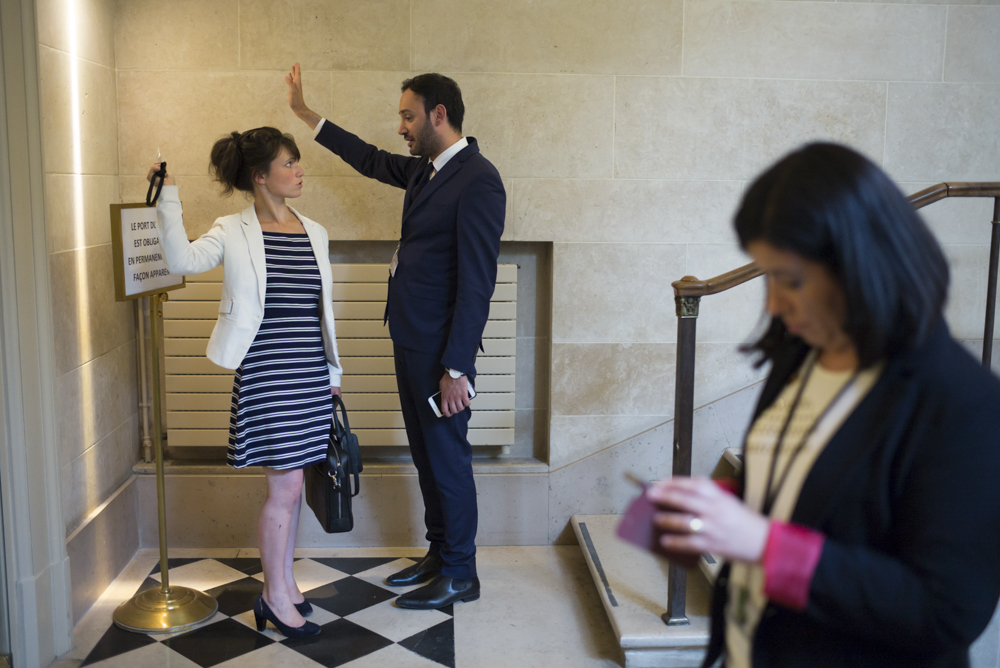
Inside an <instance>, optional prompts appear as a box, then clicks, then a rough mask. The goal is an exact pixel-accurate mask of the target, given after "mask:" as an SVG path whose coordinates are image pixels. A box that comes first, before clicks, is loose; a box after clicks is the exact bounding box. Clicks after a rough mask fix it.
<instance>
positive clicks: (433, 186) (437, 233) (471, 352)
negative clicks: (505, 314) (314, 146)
mask: <svg viewBox="0 0 1000 668" xmlns="http://www.w3.org/2000/svg"><path fill="white" fill-rule="evenodd" d="M468 140H469V145H468V146H467V147H465V148H464V149H462V150H461V151H459V152H458V153H457V154H456V155H455V156H454V157H453V158H452V159H451V160H449V161H448V164H446V165H445V166H444V168H443V169H442V170H441V172H440V173H438V174H436V175H435V176H434V178H433V179H431V180H430V181H429V182H427V183H426V185H425V186H424V187H423V189H422V190H421V191H420V192H419V194H418V195H417V196H416V197H414V196H413V189H414V186H415V185H416V184H417V182H418V181H419V180H420V177H421V176H422V175H423V173H424V169H425V167H426V166H427V163H428V160H427V158H413V157H409V156H404V155H395V154H392V153H389V152H388V151H382V150H379V149H378V148H376V147H375V146H372V145H371V144H368V143H366V142H364V141H362V140H361V139H360V138H359V137H357V136H356V135H353V134H351V133H350V132H347V131H346V130H344V129H342V128H340V127H337V126H336V125H334V124H333V123H331V122H330V121H326V122H325V123H324V124H323V127H322V128H321V129H320V132H319V134H318V135H317V136H316V141H318V142H319V143H320V144H322V145H323V146H324V147H326V148H327V149H329V150H331V151H333V152H334V153H336V154H337V155H338V156H340V157H341V158H342V159H343V160H344V162H346V163H347V164H349V165H350V166H351V167H353V168H354V169H356V170H357V171H358V172H360V173H361V174H363V175H364V176H367V177H370V178H373V179H377V180H379V181H381V182H382V183H385V184H388V185H391V186H396V187H397V188H405V189H406V197H405V199H404V200H403V220H402V234H401V236H400V248H399V258H398V260H399V263H398V265H397V266H396V275H395V276H394V277H392V278H390V279H389V296H388V299H387V301H386V318H387V320H388V323H389V335H390V336H391V337H392V341H393V343H395V344H396V345H398V346H401V347H403V348H408V349H410V350H416V351H421V352H427V353H432V354H436V355H439V356H440V360H441V364H442V365H443V366H445V367H448V368H449V369H456V370H458V371H461V372H463V373H465V374H468V375H469V376H470V377H474V375H475V360H476V353H477V352H478V349H479V348H480V347H481V346H482V337H483V330H484V329H485V327H486V320H487V318H488V317H489V312H490V299H491V298H492V297H493V290H494V288H495V287H496V280H497V257H498V256H499V255H500V235H502V234H503V225H504V214H505V212H506V208H507V194H506V192H505V191H504V187H503V183H502V182H501V181H500V173H499V172H497V170H496V168H495V167H494V166H493V165H492V163H490V161H489V160H487V159H486V158H484V157H483V156H482V154H480V152H479V144H478V143H477V142H476V140H475V139H474V138H472V137H469V138H468Z"/></svg>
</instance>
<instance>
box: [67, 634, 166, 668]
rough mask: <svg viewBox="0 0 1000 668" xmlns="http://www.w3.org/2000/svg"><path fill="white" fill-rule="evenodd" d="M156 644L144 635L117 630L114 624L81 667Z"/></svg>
mask: <svg viewBox="0 0 1000 668" xmlns="http://www.w3.org/2000/svg"><path fill="white" fill-rule="evenodd" d="M154 642H156V641H155V640H153V639H152V638H150V637H149V636H147V635H145V634H144V633H132V632H131V631H125V630H123V629H120V628H118V627H117V626H115V625H114V624H112V625H111V628H110V629H108V630H107V631H106V632H105V633H104V635H103V636H101V639H100V640H98V641H97V644H96V645H95V646H94V649H92V650H90V654H88V655H87V658H86V659H84V660H83V663H82V664H80V665H81V666H89V665H90V664H92V663H97V662H98V661H103V660H104V659H110V658H111V657H113V656H118V655H119V654H124V653H125V652H131V651H132V650H134V649H139V648H140V647H145V646H146V645H150V644H152V643H154Z"/></svg>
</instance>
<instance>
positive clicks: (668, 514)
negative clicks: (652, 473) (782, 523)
mask: <svg viewBox="0 0 1000 668" xmlns="http://www.w3.org/2000/svg"><path fill="white" fill-rule="evenodd" d="M646 494H647V496H648V497H649V499H650V500H651V501H652V502H653V503H655V504H656V505H657V506H659V507H660V509H661V510H662V511H663V512H658V513H656V515H654V516H653V525H654V526H655V527H656V528H657V529H660V530H661V531H663V535H661V536H660V544H661V545H662V546H663V547H664V548H665V549H667V550H671V551H674V552H685V553H690V554H703V553H705V552H709V553H711V554H713V555H715V556H718V557H722V558H724V559H730V560H735V561H743V562H749V563H757V562H759V561H760V560H761V557H762V556H763V554H764V546H765V545H766V544H767V534H768V531H769V530H770V521H769V520H768V519H767V518H766V517H764V516H763V515H761V514H760V513H757V512H754V511H753V510H750V508H748V507H747V506H746V504H744V503H743V501H741V500H740V499H739V498H738V497H736V496H735V495H733V494H731V493H729V492H727V491H725V490H723V489H722V488H720V487H719V486H718V485H717V484H715V483H714V482H712V481H711V480H709V479H708V478H686V477H674V478H669V479H667V480H664V481H662V482H659V483H657V484H656V485H654V486H652V487H650V488H649V490H647V492H646Z"/></svg>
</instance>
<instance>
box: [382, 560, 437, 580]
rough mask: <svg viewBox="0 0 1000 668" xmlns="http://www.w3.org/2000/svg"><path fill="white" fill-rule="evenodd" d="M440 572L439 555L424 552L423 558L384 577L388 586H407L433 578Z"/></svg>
mask: <svg viewBox="0 0 1000 668" xmlns="http://www.w3.org/2000/svg"><path fill="white" fill-rule="evenodd" d="M440 574H441V557H439V556H437V555H436V554H426V555H424V557H423V559H421V560H420V561H418V562H417V563H415V564H413V565H412V566H408V567H406V568H404V569H403V570H401V571H399V572H398V573H393V574H392V575H390V576H389V577H387V578H386V579H385V583H386V584H387V585H389V586H390V587H409V586H411V585H418V584H423V583H425V582H428V581H430V580H433V579H434V578H435V577H437V576H438V575H440Z"/></svg>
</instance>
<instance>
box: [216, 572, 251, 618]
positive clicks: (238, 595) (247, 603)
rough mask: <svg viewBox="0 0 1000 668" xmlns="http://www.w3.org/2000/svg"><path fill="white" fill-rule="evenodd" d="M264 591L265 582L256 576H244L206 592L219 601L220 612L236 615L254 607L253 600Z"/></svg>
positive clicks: (231, 615)
mask: <svg viewBox="0 0 1000 668" xmlns="http://www.w3.org/2000/svg"><path fill="white" fill-rule="evenodd" d="M263 591H264V583H263V582H261V581H260V580H257V579H255V578H243V579H242V580H237V581H236V582H228V583H226V584H224V585H220V586H218V587H213V588H212V589H209V590H208V591H206V592H205V593H206V594H208V595H209V596H214V597H215V600H216V601H218V602H219V612H221V613H222V614H224V615H226V616H227V617H235V616H236V615H239V614H241V613H244V612H246V611H247V610H251V609H253V602H254V601H256V600H257V597H258V596H259V595H260V594H261V592H263Z"/></svg>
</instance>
